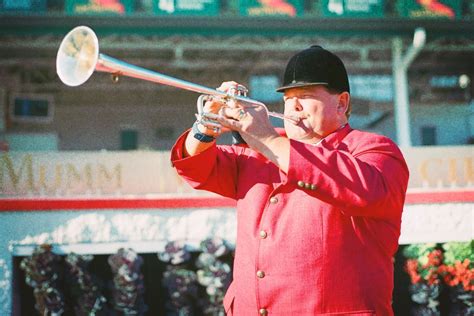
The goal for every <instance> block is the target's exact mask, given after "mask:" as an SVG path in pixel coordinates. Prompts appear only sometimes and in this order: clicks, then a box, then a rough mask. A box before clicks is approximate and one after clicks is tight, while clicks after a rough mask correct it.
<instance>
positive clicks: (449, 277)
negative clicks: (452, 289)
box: [440, 259, 474, 291]
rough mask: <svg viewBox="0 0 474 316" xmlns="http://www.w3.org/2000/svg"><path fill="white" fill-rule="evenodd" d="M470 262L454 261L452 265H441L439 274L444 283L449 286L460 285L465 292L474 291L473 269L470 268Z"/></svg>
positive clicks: (465, 260) (466, 260)
mask: <svg viewBox="0 0 474 316" xmlns="http://www.w3.org/2000/svg"><path fill="white" fill-rule="evenodd" d="M470 263H471V262H470V260H469V259H464V261H463V262H461V261H459V260H456V261H455V262H454V265H443V266H442V268H441V269H440V273H441V275H442V276H443V279H444V282H446V284H447V285H449V286H457V285H458V284H461V285H462V287H463V288H464V290H465V291H474V268H469V267H470Z"/></svg>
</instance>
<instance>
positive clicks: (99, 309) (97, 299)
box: [65, 253, 107, 316]
mask: <svg viewBox="0 0 474 316" xmlns="http://www.w3.org/2000/svg"><path fill="white" fill-rule="evenodd" d="M93 258H94V257H93V256H92V255H78V254H75V253H70V254H68V255H67V256H66V258H65V263H66V271H67V274H66V281H67V282H66V283H67V284H68V285H69V289H70V292H71V296H72V301H73V303H74V306H73V309H74V312H75V315H76V316H91V315H105V313H106V310H105V305H106V303H107V299H106V298H105V297H104V295H102V293H101V291H100V288H99V286H98V284H97V282H96V280H95V279H94V278H93V276H92V275H91V273H90V272H89V271H88V265H89V263H90V262H91V261H92V259H93Z"/></svg>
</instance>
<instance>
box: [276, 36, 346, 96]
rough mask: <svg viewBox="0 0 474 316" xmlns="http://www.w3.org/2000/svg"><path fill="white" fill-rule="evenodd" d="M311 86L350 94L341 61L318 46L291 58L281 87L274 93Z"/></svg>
mask: <svg viewBox="0 0 474 316" xmlns="http://www.w3.org/2000/svg"><path fill="white" fill-rule="evenodd" d="M312 85H325V86H327V87H328V88H330V89H334V90H336V91H338V92H344V91H347V92H350V89H349V79H348V78H347V72H346V68H345V67H344V64H343V63H342V60H341V59H340V58H339V57H337V56H336V55H334V54H333V53H331V52H330V51H327V50H325V49H324V48H322V47H321V46H318V45H314V46H311V47H310V48H307V49H305V50H303V51H301V52H299V53H297V54H296V55H294V56H293V57H291V59H290V61H289V62H288V65H287V66H286V70H285V75H284V76H283V86H281V87H280V88H278V89H276V91H277V92H284V91H285V90H286V89H289V88H296V87H304V86H312Z"/></svg>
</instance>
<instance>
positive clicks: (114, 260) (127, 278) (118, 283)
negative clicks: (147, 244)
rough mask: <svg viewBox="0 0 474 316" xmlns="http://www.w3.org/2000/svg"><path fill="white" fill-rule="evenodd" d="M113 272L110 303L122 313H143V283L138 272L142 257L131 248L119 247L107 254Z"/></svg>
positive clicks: (144, 310) (145, 308)
mask: <svg viewBox="0 0 474 316" xmlns="http://www.w3.org/2000/svg"><path fill="white" fill-rule="evenodd" d="M108 263H109V265H110V268H111V270H112V274H113V291H112V296H113V298H112V304H113V307H114V309H115V310H116V311H119V312H121V313H123V314H124V315H145V312H146V311H147V305H146V304H145V299H144V293H145V284H144V280H143V274H142V273H141V272H140V269H141V266H142V264H143V259H142V257H141V256H140V255H138V254H137V253H136V252H135V251H134V250H132V249H125V248H121V249H119V250H118V251H117V253H116V254H114V255H111V256H109V258H108Z"/></svg>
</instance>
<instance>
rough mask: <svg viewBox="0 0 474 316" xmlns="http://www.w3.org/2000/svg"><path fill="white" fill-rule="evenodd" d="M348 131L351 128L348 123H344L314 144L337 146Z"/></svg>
mask: <svg viewBox="0 0 474 316" xmlns="http://www.w3.org/2000/svg"><path fill="white" fill-rule="evenodd" d="M350 131H352V128H351V126H350V125H349V123H346V124H345V125H343V126H341V127H339V128H338V129H337V130H335V131H334V132H332V133H331V134H329V135H328V136H326V137H324V138H323V139H322V140H321V141H320V142H319V143H317V144H316V145H329V146H330V147H333V148H337V147H338V146H339V144H340V143H341V141H342V140H343V139H344V137H346V135H347V134H349V132H350Z"/></svg>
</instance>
